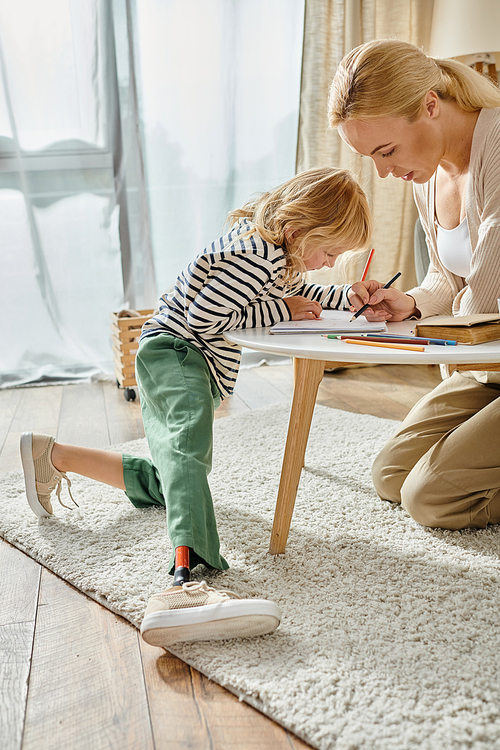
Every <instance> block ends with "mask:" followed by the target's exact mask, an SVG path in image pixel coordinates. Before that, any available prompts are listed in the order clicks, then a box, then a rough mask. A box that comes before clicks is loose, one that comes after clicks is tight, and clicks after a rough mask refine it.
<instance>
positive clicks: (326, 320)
mask: <svg viewBox="0 0 500 750" xmlns="http://www.w3.org/2000/svg"><path fill="white" fill-rule="evenodd" d="M352 316H353V313H352V312H349V311H345V310H323V312H322V313H321V318H320V319H319V320H285V321H283V322H282V323H276V325H274V326H273V327H272V328H271V329H270V333H353V334H354V333H373V332H379V331H387V325H386V323H385V322H383V321H382V322H379V323H376V322H371V321H369V320H367V319H366V318H365V316H364V315H360V316H359V318H356V320H353V322H352V323H351V322H350V320H351V318H352Z"/></svg>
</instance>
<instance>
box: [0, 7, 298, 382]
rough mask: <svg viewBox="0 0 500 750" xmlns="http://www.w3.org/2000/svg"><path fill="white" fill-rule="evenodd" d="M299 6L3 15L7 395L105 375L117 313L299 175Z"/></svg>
mask: <svg viewBox="0 0 500 750" xmlns="http://www.w3.org/2000/svg"><path fill="white" fill-rule="evenodd" d="M303 6H304V0H203V1H202V0H85V2H82V0H50V2H46V3H39V2H38V0H16V2H10V3H0V69H1V78H0V222H1V226H2V230H1V233H0V250H1V258H2V274H0V300H1V302H0V305H1V309H2V312H3V313H4V315H3V316H2V322H3V325H2V327H1V329H0V330H1V334H0V336H1V342H0V352H1V355H0V385H2V386H4V387H5V386H9V385H17V384H22V383H27V382H34V381H45V382H47V381H50V380H52V379H54V380H55V379H60V378H64V379H70V378H79V377H82V376H87V375H89V374H91V373H96V372H112V363H111V345H110V335H109V313H110V312H111V311H113V310H117V309H119V308H120V307H122V306H123V305H128V306H132V307H136V308H143V307H154V305H155V303H156V298H157V295H158V294H159V293H160V292H162V291H164V290H165V289H166V288H168V287H170V286H171V285H172V283H173V281H174V279H175V277H176V275H177V274H178V272H179V271H180V270H181V269H182V268H183V267H184V266H185V265H186V264H187V262H188V261H189V260H190V259H191V258H192V257H193V256H194V255H195V254H196V253H198V252H200V251H201V250H202V249H203V247H204V246H205V245H206V244H207V243H208V242H210V241H211V240H212V239H214V238H215V237H216V236H217V235H218V233H220V231H221V228H222V224H223V222H224V219H225V216H226V214H227V212H228V211H229V210H230V209H231V208H233V207H235V206H236V205H237V204H240V203H241V202H242V201H244V200H246V198H248V197H249V195H251V194H252V193H255V192H257V191H261V190H265V189H267V188H268V187H270V186H271V185H274V184H277V183H278V182H280V181H282V180H285V179H288V178H289V177H291V176H292V175H293V174H294V171H295V156H296V145H297V125H298V107H299V94H300V74H301V53H302V34H303V14H304V7H303Z"/></svg>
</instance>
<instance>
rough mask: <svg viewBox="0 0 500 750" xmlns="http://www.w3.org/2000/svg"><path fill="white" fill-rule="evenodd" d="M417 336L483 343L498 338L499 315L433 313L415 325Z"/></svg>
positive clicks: (499, 334)
mask: <svg viewBox="0 0 500 750" xmlns="http://www.w3.org/2000/svg"><path fill="white" fill-rule="evenodd" d="M415 334H416V335H417V336H425V337H427V338H432V339H450V340H452V341H457V342H458V343H459V344H484V342H485V341H496V340H497V339H500V315H498V314H494V313H492V314H490V313H478V314H476V315H434V316H433V317H431V318H423V319H422V320H421V321H419V322H418V323H417V324H416V326H415Z"/></svg>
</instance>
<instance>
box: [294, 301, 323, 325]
mask: <svg viewBox="0 0 500 750" xmlns="http://www.w3.org/2000/svg"><path fill="white" fill-rule="evenodd" d="M285 303H286V306H287V307H288V309H289V310H290V315H291V316H292V320H315V319H316V318H319V316H320V315H321V313H322V311H323V308H322V307H321V305H320V304H319V302H314V300H312V299H307V298H306V297H285Z"/></svg>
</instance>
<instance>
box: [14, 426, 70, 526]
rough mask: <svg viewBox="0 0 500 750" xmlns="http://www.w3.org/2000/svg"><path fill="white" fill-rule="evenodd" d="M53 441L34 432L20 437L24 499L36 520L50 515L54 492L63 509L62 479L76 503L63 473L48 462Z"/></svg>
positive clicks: (47, 436)
mask: <svg viewBox="0 0 500 750" xmlns="http://www.w3.org/2000/svg"><path fill="white" fill-rule="evenodd" d="M53 445H54V438H53V437H51V436H50V435H36V434H34V433H33V432H23V434H22V435H21V445H20V448H21V461H22V464H23V471H24V483H25V486H26V496H27V498H28V503H29V504H30V508H31V510H32V511H33V513H34V514H35V515H37V516H38V518H47V517H48V516H51V515H52V503H51V502H50V496H51V494H52V491H53V490H56V495H57V499H58V500H59V502H60V503H61V505H62V506H64V507H65V508H69V507H70V506H68V505H64V503H63V501H62V500H61V480H63V479H65V480H66V482H67V485H68V492H69V496H70V497H71V499H72V500H73V502H74V503H75V505H76V506H77V507H78V503H77V502H76V501H75V500H74V499H73V495H72V494H71V490H70V487H71V482H70V480H69V479H68V477H67V476H66V474H65V473H64V471H58V470H57V469H56V467H55V466H54V464H53V463H52V460H51V454H52V446H53Z"/></svg>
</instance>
